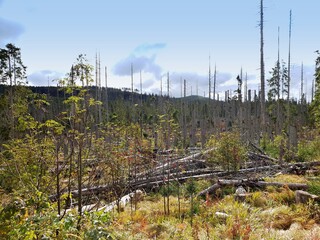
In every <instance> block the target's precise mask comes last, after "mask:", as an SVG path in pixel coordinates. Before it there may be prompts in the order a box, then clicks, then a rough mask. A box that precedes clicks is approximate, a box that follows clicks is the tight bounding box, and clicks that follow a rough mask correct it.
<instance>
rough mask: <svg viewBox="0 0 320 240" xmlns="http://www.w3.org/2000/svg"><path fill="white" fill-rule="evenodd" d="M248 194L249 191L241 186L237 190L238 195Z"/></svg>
mask: <svg viewBox="0 0 320 240" xmlns="http://www.w3.org/2000/svg"><path fill="white" fill-rule="evenodd" d="M246 193H247V191H246V190H245V189H244V188H243V187H242V186H239V187H238V188H237V190H236V195H240V194H246Z"/></svg>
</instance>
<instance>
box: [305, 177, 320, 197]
mask: <svg viewBox="0 0 320 240" xmlns="http://www.w3.org/2000/svg"><path fill="white" fill-rule="evenodd" d="M308 192H309V193H312V194H315V195H318V196H320V179H316V180H312V181H310V182H309V183H308Z"/></svg>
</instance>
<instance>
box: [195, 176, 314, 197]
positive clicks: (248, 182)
mask: <svg viewBox="0 0 320 240" xmlns="http://www.w3.org/2000/svg"><path fill="white" fill-rule="evenodd" d="M225 186H236V187H237V186H247V187H252V188H265V187H268V186H272V187H287V188H289V189H291V190H307V189H308V185H307V184H304V183H281V182H265V181H260V180H258V179H243V180H229V179H219V180H218V181H217V183H215V184H213V185H212V186H210V187H208V188H207V189H205V190H203V191H201V192H199V193H198V196H205V195H206V194H212V193H215V191H216V190H218V189H219V188H222V187H225Z"/></svg>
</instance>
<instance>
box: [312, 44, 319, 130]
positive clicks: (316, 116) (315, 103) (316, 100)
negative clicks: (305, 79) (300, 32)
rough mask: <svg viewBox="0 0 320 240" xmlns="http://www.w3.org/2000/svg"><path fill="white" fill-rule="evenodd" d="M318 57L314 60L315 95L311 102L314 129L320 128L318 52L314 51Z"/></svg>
mask: <svg viewBox="0 0 320 240" xmlns="http://www.w3.org/2000/svg"><path fill="white" fill-rule="evenodd" d="M316 53H317V54H318V57H317V59H316V69H315V70H316V71H315V75H314V76H315V93H314V99H313V101H312V102H311V114H312V118H313V120H314V123H315V125H316V127H319V128H320V52H319V50H318V51H316Z"/></svg>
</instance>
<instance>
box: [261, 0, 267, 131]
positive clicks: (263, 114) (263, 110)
mask: <svg viewBox="0 0 320 240" xmlns="http://www.w3.org/2000/svg"><path fill="white" fill-rule="evenodd" d="M263 23H264V20H263V0H261V1H260V77H261V79H260V80H261V99H260V101H261V102H260V103H261V130H262V132H264V131H265V127H266V111H265V70H264V51H263V46H264V38H263Z"/></svg>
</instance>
